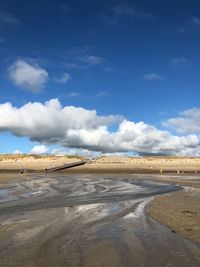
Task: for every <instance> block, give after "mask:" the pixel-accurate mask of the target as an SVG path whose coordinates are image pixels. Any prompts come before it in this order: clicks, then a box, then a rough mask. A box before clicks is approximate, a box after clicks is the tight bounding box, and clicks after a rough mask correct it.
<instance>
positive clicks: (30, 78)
mask: <svg viewBox="0 0 200 267" xmlns="http://www.w3.org/2000/svg"><path fill="white" fill-rule="evenodd" d="M9 77H10V79H11V80H12V82H13V83H14V84H15V85H17V86H19V87H22V88H24V89H26V90H28V91H31V92H35V93H37V92H40V91H42V89H43V87H44V84H45V83H46V82H47V79H48V72H47V71H46V70H44V69H42V68H41V67H39V66H37V65H31V64H29V63H27V62H25V61H24V60H17V61H16V62H15V63H13V64H12V65H11V66H10V67H9Z"/></svg>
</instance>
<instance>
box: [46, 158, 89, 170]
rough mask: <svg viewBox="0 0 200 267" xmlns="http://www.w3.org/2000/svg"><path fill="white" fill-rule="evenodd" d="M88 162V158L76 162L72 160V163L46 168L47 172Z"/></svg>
mask: <svg viewBox="0 0 200 267" xmlns="http://www.w3.org/2000/svg"><path fill="white" fill-rule="evenodd" d="M86 162H87V160H80V161H76V162H72V163H66V164H63V165H61V166H56V167H53V168H49V169H45V171H46V172H53V171H60V170H64V169H69V168H73V167H77V166H80V165H84V164H85V163H86Z"/></svg>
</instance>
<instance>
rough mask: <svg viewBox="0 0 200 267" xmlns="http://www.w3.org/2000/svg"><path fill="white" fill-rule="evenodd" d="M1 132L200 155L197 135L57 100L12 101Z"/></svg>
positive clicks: (2, 113)
mask: <svg viewBox="0 0 200 267" xmlns="http://www.w3.org/2000/svg"><path fill="white" fill-rule="evenodd" d="M113 123H115V124H116V125H117V130H116V131H111V130H110V128H109V127H110V125H111V124H113ZM0 131H2V132H3V131H10V132H11V133H13V134H14V135H17V136H26V137H29V138H30V139H31V140H34V141H38V142H41V143H43V144H46V145H47V144H58V145H60V146H62V147H66V148H73V149H83V150H84V149H85V150H88V151H100V152H103V153H119V152H120V153H124V152H129V151H131V152H136V153H138V154H165V155H183V154H187V153H188V154H190V155H200V152H199V151H200V138H199V136H197V135H195V134H190V135H183V136H178V135H172V134H170V133H169V132H168V131H163V130H162V131H161V130H159V129H158V128H156V127H154V126H153V125H149V124H146V123H144V122H138V123H135V122H133V121H128V120H126V119H123V118H122V117H121V116H117V115H109V116H100V115H98V114H97V112H96V111H95V110H87V109H84V108H81V107H74V106H65V107H62V106H61V104H60V102H59V101H58V100H57V99H52V100H50V101H48V102H46V103H44V104H42V103H39V102H35V103H27V104H25V105H24V106H22V107H20V108H16V107H13V106H12V104H11V103H5V104H1V105H0Z"/></svg>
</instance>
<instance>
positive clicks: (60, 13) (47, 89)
mask: <svg viewBox="0 0 200 267" xmlns="http://www.w3.org/2000/svg"><path fill="white" fill-rule="evenodd" d="M0 57H1V61H0V105H1V106H0V115H1V117H0V153H12V152H13V151H15V150H20V151H22V152H26V153H29V152H30V151H31V149H32V148H33V147H34V146H37V147H39V146H42V148H43V150H42V151H43V152H45V151H47V150H48V152H50V151H52V150H54V149H56V148H58V149H59V150H61V151H65V152H66V151H70V152H74V151H76V150H77V151H79V152H81V151H83V153H86V152H88V151H101V152H108V153H118V152H120V153H124V152H133V153H135V152H136V153H139V154H140V153H141V154H143V153H147V154H148V153H150V154H151V153H153V154H154V153H155V154H156V153H158V154H160V153H161V154H162V153H164V154H188V155H198V153H197V151H198V148H199V132H200V130H199V128H200V126H199V119H200V115H199V114H200V109H199V106H200V90H199V85H200V75H199V69H200V3H199V1H197V0H192V1H181V4H180V1H165V2H163V1H144V0H143V1H141V0H140V1H102V0H101V1H73V2H72V1H64V0H62V1H61V0H60V1H53V0H52V1H45V0H43V1H40V2H38V1H20V0H18V1H14V0H12V1H11V0H7V1H4V0H2V1H1V4H0ZM51 99H58V101H59V103H60V104H61V107H60V108H59V110H57V112H58V114H60V116H61V117H62V116H64V117H65V118H66V116H65V115H63V114H61V113H63V112H62V110H63V108H64V107H68V106H74V107H76V108H77V107H82V108H83V109H84V110H86V111H88V112H89V111H91V110H96V112H97V117H95V118H96V119H97V120H98V119H99V117H101V116H104V117H107V116H109V115H111V114H112V115H113V116H116V115H118V114H119V115H120V116H121V119H120V120H118V119H116V120H115V121H114V122H112V123H111V124H110V123H108V122H107V121H106V122H104V123H101V122H100V124H98V125H95V126H94V128H92V127H93V126H91V124H92V125H93V123H92V122H91V121H90V123H88V121H86V122H85V123H86V124H85V125H82V126H81V127H82V128H81V127H80V125H79V126H77V128H76V130H77V129H78V131H79V132H73V134H74V135H73V138H72V136H71V135H72V134H71V130H73V131H74V128H73V126H72V127H71V128H70V127H69V125H67V126H66V129H64V130H63V132H62V134H61V133H57V136H56V138H52V137H50V136H49V135H48V134H47V135H46V136H45V137H44V136H42V137H41V136H40V135H38V136H37V135H36V134H34V135H33V134H32V133H33V132H34V131H35V130H36V128H37V127H40V128H37V129H38V131H41V130H40V129H41V128H43V127H46V128H45V129H46V131H47V132H48V131H49V128H48V127H49V125H47V122H46V121H44V120H45V118H46V117H45V115H44V114H43V115H44V117H43V115H42V114H41V113H40V112H41V110H39V111H38V109H37V107H34V108H35V113H37V114H38V117H40V118H41V122H39V124H37V122H38V119H37V120H36V121H34V116H35V115H34V114H35V113H34V112H33V113H31V112H30V110H28V111H27V109H24V111H23V112H24V113H25V115H26V114H29V116H30V120H31V121H32V125H31V128H30V125H28V124H27V125H26V123H25V122H24V116H25V115H22V112H20V109H21V108H22V107H23V106H24V105H26V104H27V103H29V102H32V103H35V102H39V103H40V104H41V105H43V106H45V102H46V101H49V100H51ZM6 102H10V103H11V105H12V108H11V110H10V113H9V112H8V111H7V110H6V108H5V106H4V104H5V103H6ZM14 107H15V108H14ZM16 110H17V112H18V115H16V114H17V113H16V114H15V111H16ZM48 112H50V110H48V111H47V113H48ZM59 112H60V113H59ZM70 112H75V111H70ZM70 114H71V113H70ZM70 114H68V115H69V116H70ZM77 114H78V115H77V116H80V118H82V117H81V116H82V114H81V113H80V114H79V113H77ZM40 115H41V116H40ZM16 116H17V117H16ZM52 116H53V115H52ZM71 116H72V117H73V114H72V115H71ZM88 116H90V115H88ZM61 117H60V120H61ZM122 117H123V119H122ZM5 118H6V119H5ZM92 118H93V117H92ZM92 118H90V117H88V120H90V119H92ZM74 119H75V121H76V120H77V117H76V118H74ZM5 120H6V122H5ZM9 120H10V121H9ZM123 120H126V121H128V122H132V123H134V125H133V124H131V125H129V127H130V129H129V130H126V133H124V132H123V134H122V132H120V130H119V129H120V125H123V127H125V126H124V124H122V121H123ZM8 121H9V122H8ZM83 121H84V119H83ZM42 122H43V123H42ZM140 122H143V123H144V125H145V127H146V128H148V126H149V125H150V126H151V127H154V128H155V131H156V132H155V134H153V135H154V136H156V135H157V133H159V131H162V132H161V133H159V134H158V137H157V138H158V139H157V141H156V138H153V141H152V140H151V138H152V137H151V134H150V136H149V130H148V129H149V128H148V129H146V128H145V130H141V125H140V124H137V123H140ZM51 123H53V124H54V122H53V121H51ZM65 123H66V124H67V121H66V122H65ZM22 124H23V125H24V127H22ZM30 124H31V123H30ZM75 124H76V122H75ZM108 124H109V125H108ZM135 124H136V126H135ZM77 125H78V122H77ZM126 126H127V125H126ZM20 127H21V128H20ZM34 127H35V128H34ZM57 127H58V128H59V125H57ZM60 127H61V128H62V122H61V126H60ZM99 127H100V128H99ZM101 127H104V128H106V131H107V132H106V133H105V132H103V133H102V135H101V136H96V138H97V140H93V139H95V135H96V132H95V130H96V129H98V130H100V129H101ZM19 128H20V129H21V130H19ZM22 128H23V129H22ZM25 128H26V129H25ZM50 128H51V127H50ZM125 128H126V127H125ZM138 128H139V130H138ZM85 129H87V131H88V132H87V133H84V137H83V136H82V134H83V133H82V131H83V130H85ZM91 129H92V130H91ZM126 129H127V128H126ZM43 131H44V130H43ZM69 131H70V133H69ZM123 131H124V130H123ZM127 131H128V132H127ZM129 131H130V133H129ZM138 131H139V133H140V136H143V135H144V138H143V139H142V140H140V139H138V138H139V137H138V136H136V133H138ZM52 132H53V130H52ZM98 132H101V131H98ZM166 132H167V134H168V138H169V143H167V145H166V144H164V143H165V139H166V137H163V136H162V135H164V134H165V133H166ZM112 134H114V137H113V135H112ZM44 135H45V134H44ZM54 135H55V134H54ZM61 135H62V138H61V137H60V136H61ZM85 135H86V137H85ZM93 135H94V136H93ZM122 135H123V137H122ZM129 135H130V136H129ZM160 135H161V136H162V138H161V137H160ZM191 135H192V137H191ZM91 136H92V137H91ZM105 136H106V137H105ZM119 136H120V137H119ZM127 136H128V137H127ZM148 136H149V140H148V146H146V143H147V140H146V139H148ZM75 137H76V138H75ZM183 137H184V138H186V139H187V141H183ZM109 138H111V139H114V138H115V139H116V140H115V142H116V143H118V142H121V143H123V142H125V144H124V145H122V146H121V147H118V148H117V146H116V143H115V142H114V141H113V142H114V143H113V144H112V146H111V147H110V148H108V149H106V147H107V146H106V142H110V139H109ZM127 138H128V139H129V141H130V142H129V143H127ZM160 138H161V139H162V140H161V139H160ZM177 138H179V142H178V143H177V142H176V141H174V140H177ZM191 138H193V139H192V141H191ZM72 139H73V140H72ZM75 139H76V142H75ZM119 140H120V141H119ZM136 140H137V142H136ZM172 140H173V141H172ZM157 143H159V147H158V146H157V145H156V144H157ZM172 143H173V145H172ZM150 144H151V145H150ZM114 147H116V149H114ZM45 149H46V150H45ZM73 149H75V150H73ZM184 151H185V152H184Z"/></svg>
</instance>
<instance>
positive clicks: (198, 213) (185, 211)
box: [0, 168, 200, 243]
mask: <svg viewBox="0 0 200 267" xmlns="http://www.w3.org/2000/svg"><path fill="white" fill-rule="evenodd" d="M153 171H155V170H151V172H148V171H147V170H146V172H144V171H143V170H141V169H140V172H133V170H132V169H126V170H125V169H124V170H122V169H121V170H119V169H115V170H113V169H111V168H109V169H94V168H93V169H92V170H91V169H90V170H89V171H88V170H87V169H85V168H84V169H83V168H77V169H70V170H69V169H68V170H65V171H59V172H57V173H58V174H61V175H63V176H65V175H66V176H68V174H69V175H71V174H72V175H73V174H74V175H76V174H77V175H79V174H80V175H81V174H97V175H98V174H107V175H108V178H109V176H110V177H112V178H113V176H115V175H116V177H117V176H120V175H123V174H124V175H125V176H126V175H128V178H129V179H131V178H132V179H138V180H147V181H154V182H161V183H174V184H178V185H180V186H182V187H183V190H181V191H179V192H173V193H170V194H165V195H160V196H156V197H155V198H154V199H153V200H152V201H151V202H150V203H149V204H148V206H147V213H148V215H149V216H150V217H151V218H153V219H154V220H156V221H157V222H159V223H161V224H163V225H165V226H167V227H168V228H169V229H171V230H172V231H174V232H177V233H179V234H181V235H183V236H184V237H186V238H188V239H189V240H191V241H194V242H198V243H200V209H199V206H200V204H199V203H200V175H199V174H194V173H192V174H191V173H183V174H177V173H173V172H172V173H162V174H161V173H158V172H157V173H156V172H153ZM34 174H39V175H47V176H48V175H49V173H45V172H41V171H40V170H36V171H35V170H33V172H28V173H27V174H20V173H19V170H0V183H2V184H3V183H4V181H6V180H9V179H11V180H12V179H16V180H18V179H24V180H27V179H34ZM53 174H54V173H53ZM124 178H127V177H124Z"/></svg>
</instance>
